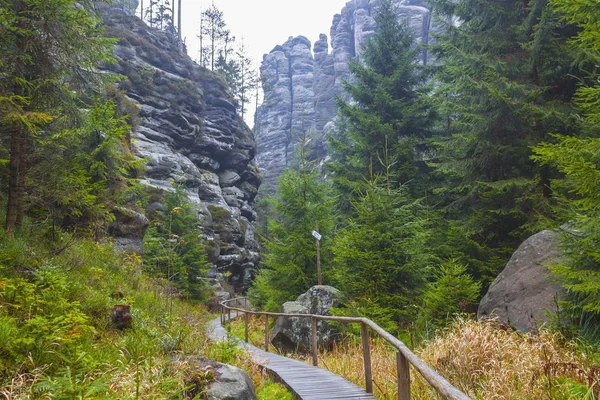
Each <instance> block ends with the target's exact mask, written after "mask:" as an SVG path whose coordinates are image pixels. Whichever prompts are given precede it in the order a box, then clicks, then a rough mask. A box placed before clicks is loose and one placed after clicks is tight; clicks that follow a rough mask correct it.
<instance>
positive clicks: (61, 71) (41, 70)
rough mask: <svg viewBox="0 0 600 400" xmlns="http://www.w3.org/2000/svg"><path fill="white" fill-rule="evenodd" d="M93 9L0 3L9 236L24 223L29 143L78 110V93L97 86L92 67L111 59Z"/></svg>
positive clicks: (62, 2)
mask: <svg viewBox="0 0 600 400" xmlns="http://www.w3.org/2000/svg"><path fill="white" fill-rule="evenodd" d="M92 6H93V5H92V2H90V1H75V0H54V1H47V0H15V1H8V0H2V1H0V9H1V10H2V12H1V13H0V66H1V67H2V74H0V100H1V104H0V127H1V132H2V135H3V136H4V137H3V139H8V140H9V141H10V163H9V171H10V174H9V191H8V204H7V208H6V229H7V231H8V232H12V231H13V230H14V229H15V228H16V227H18V226H19V225H20V224H21V221H22V219H23V215H24V208H23V207H24V204H25V201H24V200H25V195H26V189H25V181H26V176H27V173H28V170H29V167H30V164H29V162H30V158H31V152H32V140H34V138H36V137H37V135H38V134H39V133H40V132H41V131H43V130H45V129H47V128H48V127H49V124H50V122H52V121H53V120H56V119H58V118H64V117H65V116H67V115H70V114H72V113H73V111H74V110H78V109H79V104H77V103H76V101H75V99H76V98H77V96H78V93H80V90H81V89H82V88H84V87H89V86H90V83H93V82H99V77H100V76H101V74H99V73H95V72H94V71H96V67H97V64H98V63H99V62H102V61H108V60H109V59H110V50H111V48H112V47H111V46H112V44H113V41H112V40H109V39H106V38H103V37H102V36H101V31H100V30H99V29H98V26H99V23H100V20H99V18H98V17H97V16H95V15H94V14H93V13H92V11H91V8H92Z"/></svg>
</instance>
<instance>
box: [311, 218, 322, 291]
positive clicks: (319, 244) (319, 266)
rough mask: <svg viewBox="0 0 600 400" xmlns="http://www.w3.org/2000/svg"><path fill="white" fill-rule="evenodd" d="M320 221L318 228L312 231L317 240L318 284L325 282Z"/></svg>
mask: <svg viewBox="0 0 600 400" xmlns="http://www.w3.org/2000/svg"><path fill="white" fill-rule="evenodd" d="M318 230H319V223H318V222H317V228H316V230H314V231H312V235H313V237H314V238H315V239H316V240H317V285H322V284H323V279H322V278H321V238H322V236H321V234H320V233H319V232H318Z"/></svg>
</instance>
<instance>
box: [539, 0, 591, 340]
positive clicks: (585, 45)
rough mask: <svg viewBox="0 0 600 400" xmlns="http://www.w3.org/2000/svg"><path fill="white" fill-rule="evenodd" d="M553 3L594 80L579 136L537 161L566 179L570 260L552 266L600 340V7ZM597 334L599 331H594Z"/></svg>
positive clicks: (558, 189)
mask: <svg viewBox="0 0 600 400" xmlns="http://www.w3.org/2000/svg"><path fill="white" fill-rule="evenodd" d="M551 3H552V5H553V6H554V7H555V8H556V9H557V10H558V11H560V12H561V13H563V18H564V19H565V20H566V21H568V22H570V23H574V24H576V25H577V26H578V27H579V28H580V30H579V32H578V35H577V37H576V40H575V41H574V42H573V46H574V48H575V49H576V50H577V51H579V52H581V53H582V58H584V59H588V60H590V61H591V62H590V65H592V66H593V67H591V68H590V69H589V71H590V74H589V76H587V77H585V78H586V79H582V81H581V85H580V87H579V88H578V90H577V95H576V98H575V103H576V105H577V106H578V108H579V109H580V110H581V114H582V116H583V118H580V119H579V120H578V124H577V126H576V127H577V135H574V136H565V135H555V136H554V138H553V140H551V141H548V142H545V143H541V144H539V145H538V146H537V147H535V148H534V154H535V155H534V157H533V158H534V160H536V161H538V162H539V163H540V164H541V165H546V166H550V167H553V168H556V169H557V170H558V171H559V172H560V173H561V174H562V176H561V177H560V178H559V179H556V180H554V181H553V182H552V189H553V192H552V193H553V196H554V199H555V200H556V202H557V204H556V208H555V209H556V211H557V213H558V216H559V218H560V220H561V221H568V223H567V228H566V229H563V230H562V232H563V237H564V242H563V249H564V250H563V251H564V252H565V254H566V257H565V259H566V262H565V263H563V264H559V265H555V266H551V269H552V271H553V272H554V273H556V274H558V275H559V276H560V277H561V278H562V283H563V285H564V287H565V288H566V289H568V293H569V298H568V300H569V301H568V302H564V303H563V304H562V306H563V307H564V308H565V309H566V310H567V311H569V316H570V317H571V318H572V319H573V321H572V322H574V323H575V324H579V328H580V329H581V330H582V331H583V332H582V333H584V334H590V335H594V336H596V337H595V338H594V339H595V340H598V331H597V326H598V324H599V323H600V249H599V248H598V243H599V242H600V229H599V227H600V211H599V209H598V204H600V109H599V108H598V104H600V84H598V82H599V78H600V70H599V68H598V65H600V27H599V26H598V24H597V21H599V20H600V9H599V8H598V5H597V4H596V3H595V2H593V1H588V2H586V1H583V2H582V1H574V0H561V1H552V2H551ZM594 331H595V332H594Z"/></svg>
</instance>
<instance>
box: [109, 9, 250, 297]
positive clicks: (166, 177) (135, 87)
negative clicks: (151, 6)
mask: <svg viewBox="0 0 600 400" xmlns="http://www.w3.org/2000/svg"><path fill="white" fill-rule="evenodd" d="M135 1H136V0H127V1H125V3H127V4H129V3H131V4H135ZM125 3H124V4H125ZM122 11H123V7H120V5H117V6H113V7H110V8H106V9H105V10H104V22H105V25H106V27H107V34H108V36H112V37H116V38H119V42H118V44H117V46H116V48H115V51H114V56H115V58H116V63H115V64H112V65H108V66H106V67H105V68H106V69H107V70H109V71H111V72H113V73H117V74H120V75H122V76H123V77H124V78H123V79H122V80H121V82H120V83H119V87H120V89H121V91H122V92H123V93H116V94H115V97H116V98H118V99H119V101H120V105H121V107H122V108H124V109H125V111H127V112H128V113H130V114H132V115H133V117H132V118H131V119H132V120H131V122H132V125H133V132H132V135H131V136H132V137H131V145H132V148H133V151H134V153H135V154H136V155H137V156H138V157H140V158H144V159H146V165H145V177H144V179H143V180H142V182H143V183H144V184H146V185H147V186H149V187H151V188H155V189H157V190H159V191H169V190H173V187H174V185H175V184H177V185H180V186H181V187H183V188H184V190H185V192H186V193H187V195H188V197H189V199H190V200H191V201H192V202H193V203H194V205H195V207H196V209H197V211H198V218H199V225H200V227H201V229H202V232H203V239H204V240H205V241H206V242H207V243H209V244H210V246H209V247H210V248H211V249H212V250H211V251H210V254H209V258H210V261H211V262H212V263H213V269H214V271H216V272H218V273H221V274H224V275H227V276H229V281H230V283H231V284H233V285H234V286H235V288H236V289H240V288H243V287H244V286H246V285H247V284H248V282H249V277H250V275H251V271H252V270H253V269H254V267H255V266H256V264H257V262H258V259H259V254H258V244H257V242H256V240H255V238H254V222H255V219H256V213H255V211H254V198H255V196H256V194H257V191H258V186H259V184H260V178H259V172H258V168H257V167H256V165H255V162H254V155H255V146H256V145H255V141H254V136H253V134H252V132H251V131H250V129H249V128H248V127H247V126H246V125H245V124H244V122H243V121H242V120H241V118H240V117H239V116H238V115H237V113H236V105H235V103H234V100H233V99H232V98H231V96H230V95H229V94H228V91H227V88H226V87H225V84H224V83H223V82H222V80H221V79H219V78H218V77H217V76H215V75H214V74H213V73H211V72H210V71H208V70H206V69H204V68H201V67H199V66H198V65H196V64H195V63H194V62H193V61H192V60H191V59H190V58H189V57H188V56H187V55H186V54H184V53H183V52H182V51H180V50H179V46H178V43H177V39H176V38H174V37H171V36H169V35H167V34H165V33H164V32H161V31H158V30H156V29H152V28H150V27H148V26H146V25H145V24H144V23H143V22H142V21H141V20H140V19H139V18H137V17H135V16H132V15H131V12H122ZM137 110H139V111H137ZM136 113H138V114H139V115H136ZM150 207H152V208H154V209H156V208H157V207H160V204H155V203H152V204H151V205H150Z"/></svg>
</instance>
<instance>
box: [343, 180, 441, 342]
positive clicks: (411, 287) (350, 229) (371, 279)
mask: <svg viewBox="0 0 600 400" xmlns="http://www.w3.org/2000/svg"><path fill="white" fill-rule="evenodd" d="M367 185H368V186H367V188H366V190H365V191H364V192H363V193H361V195H360V198H359V199H358V200H356V201H355V202H354V203H353V206H354V208H355V214H356V217H355V218H352V219H350V220H349V222H348V224H347V227H346V228H345V229H343V230H342V231H341V232H340V233H339V234H338V235H337V237H336V242H335V246H334V248H333V253H334V257H335V268H336V274H337V282H338V284H339V288H340V289H341V290H342V292H343V293H344V294H345V296H347V298H349V299H351V303H352V304H353V307H351V313H353V314H356V313H357V312H358V313H359V314H361V315H364V316H367V317H369V318H372V319H374V320H375V321H376V322H377V323H379V324H381V325H382V326H384V327H385V328H386V329H389V330H390V331H392V332H397V331H398V330H399V328H401V327H403V326H406V325H407V324H409V323H410V322H411V321H413V320H414V319H415V317H416V311H417V305H418V294H419V292H420V290H421V289H422V287H423V285H424V284H425V282H426V281H427V276H428V274H429V271H428V267H429V263H430V262H431V257H430V255H429V254H430V252H429V251H427V238H428V229H427V221H426V218H425V213H424V212H423V211H424V209H423V207H422V206H421V205H420V204H419V203H418V202H415V201H414V200H412V199H411V197H410V196H409V195H408V194H407V189H406V188H404V187H400V188H392V187H390V186H389V185H388V183H386V182H385V181H381V180H380V179H378V178H377V177H373V178H372V179H371V180H370V181H369V182H368V184H367Z"/></svg>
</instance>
